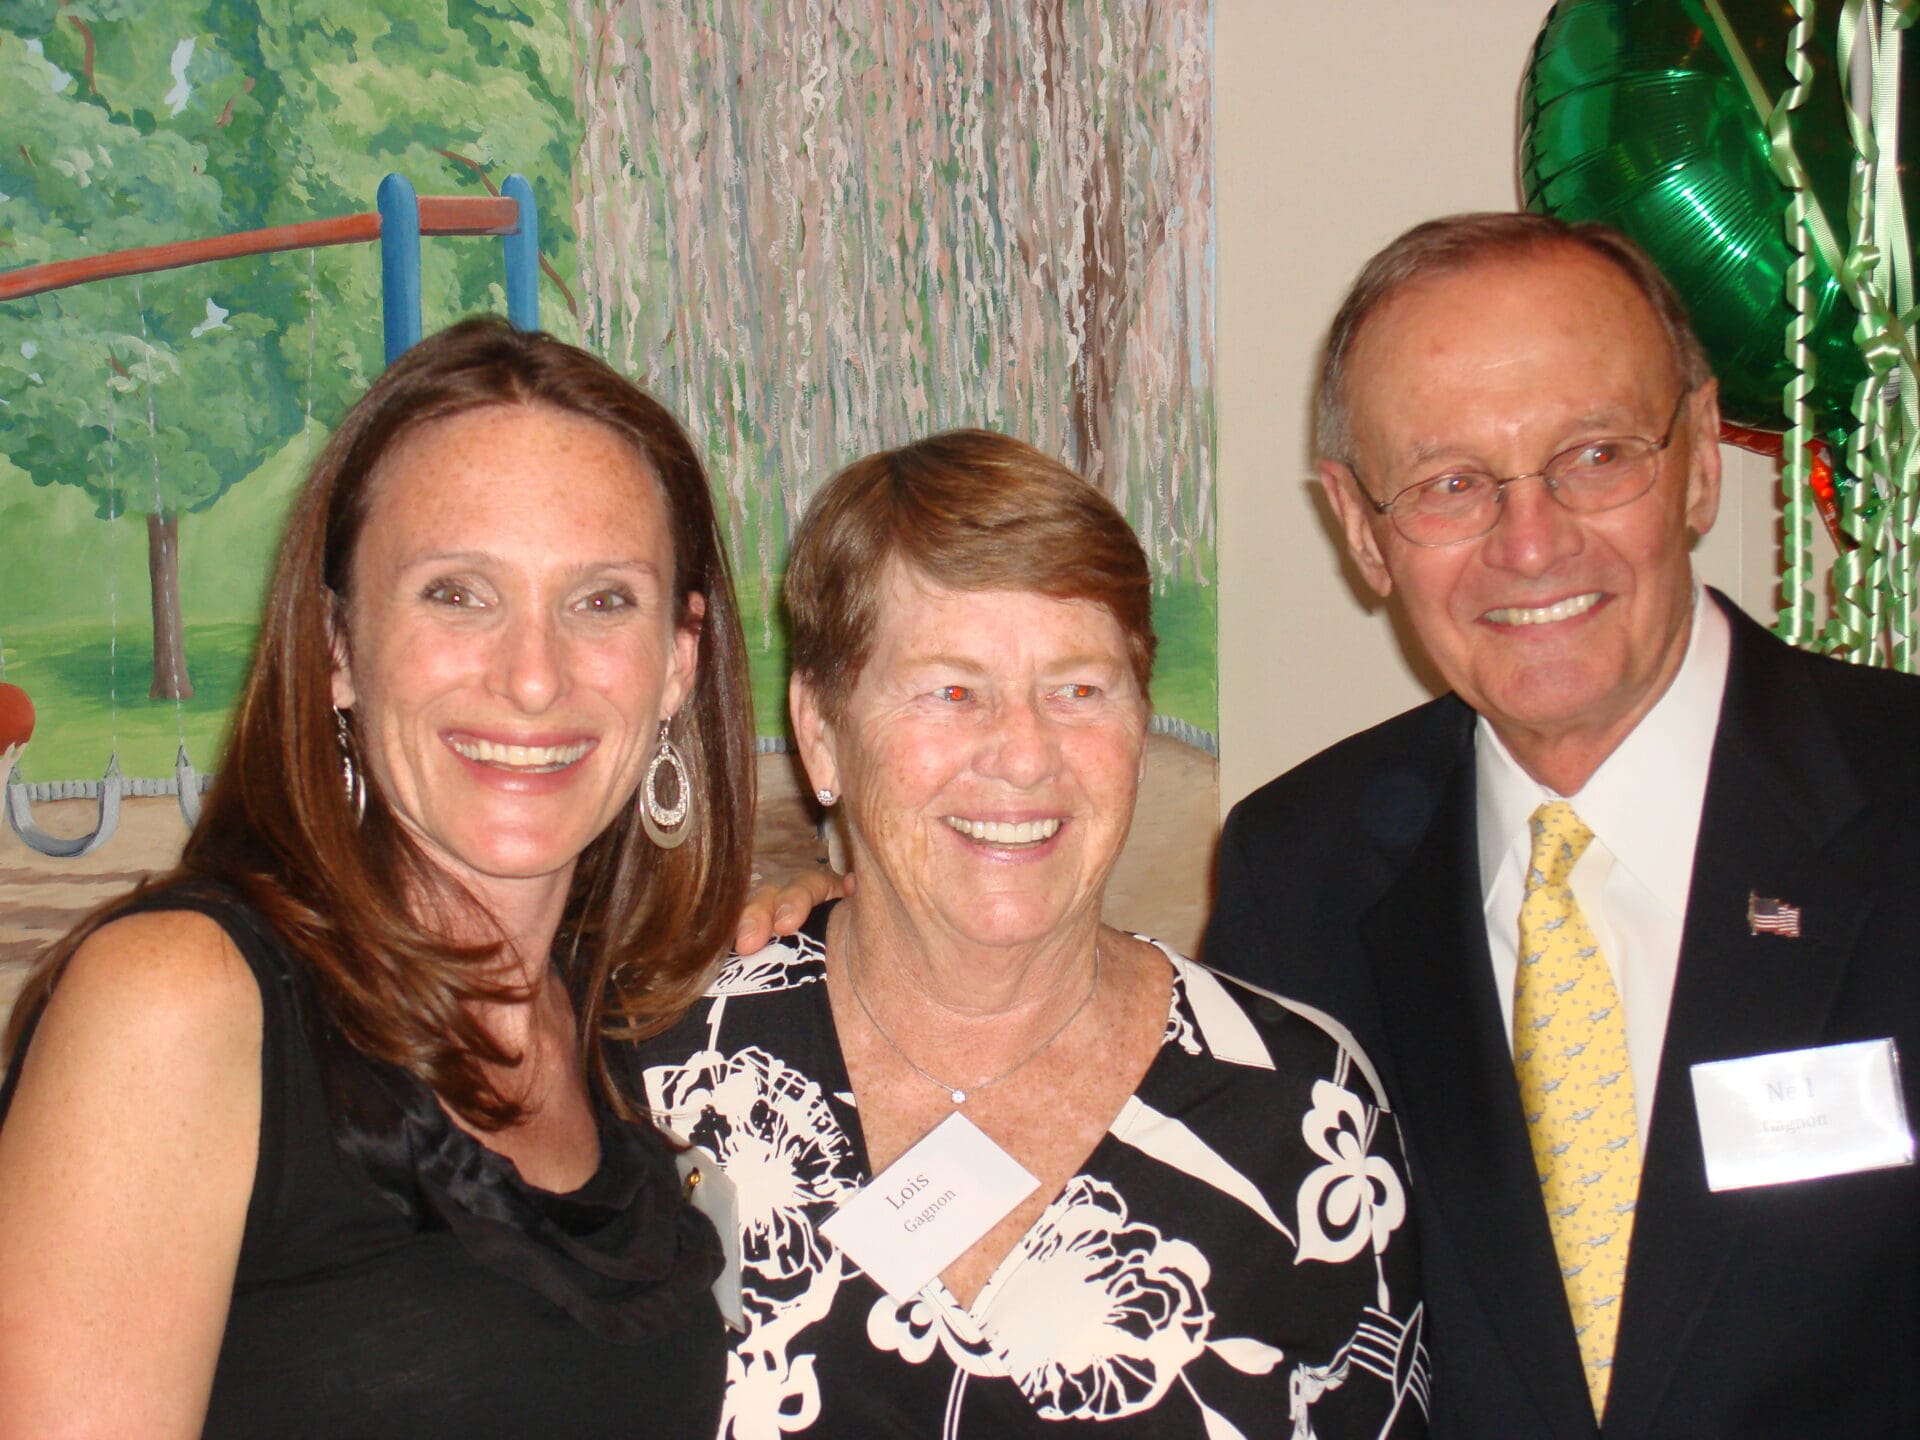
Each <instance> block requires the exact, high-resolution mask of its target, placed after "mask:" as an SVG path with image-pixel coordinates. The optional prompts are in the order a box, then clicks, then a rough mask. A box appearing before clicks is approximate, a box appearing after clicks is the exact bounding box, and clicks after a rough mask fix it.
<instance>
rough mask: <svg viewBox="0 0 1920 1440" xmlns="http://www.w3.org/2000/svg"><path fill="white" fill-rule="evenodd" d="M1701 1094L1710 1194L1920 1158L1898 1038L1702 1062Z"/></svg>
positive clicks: (1697, 1100) (1696, 1075)
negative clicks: (1904, 1088) (1903, 1090)
mask: <svg viewBox="0 0 1920 1440" xmlns="http://www.w3.org/2000/svg"><path fill="white" fill-rule="evenodd" d="M1693 1100H1694V1105H1695V1107H1696V1108H1697V1109H1698V1111H1699V1112H1700V1145H1701V1149H1702V1150H1703V1151H1704V1153H1705V1156H1706V1162H1707V1188H1708V1189H1709V1190H1744V1189H1746V1188H1747V1187H1749V1186H1753V1185H1784V1184H1787V1183H1789V1182H1790V1181H1795V1180H1818V1179H1821V1178H1822V1177H1824V1176H1828V1175H1851V1174H1853V1173H1854V1172H1856V1171H1860V1170H1884V1169H1886V1168H1888V1167H1889V1166H1893V1165H1911V1164H1912V1163H1913V1131H1912V1130H1911V1129H1909V1128H1908V1125H1907V1107H1906V1102H1905V1100H1904V1099H1903V1098H1902V1096H1901V1090H1900V1053H1899V1051H1898V1050H1897V1049H1896V1048H1895V1046H1894V1043H1893V1041H1891V1040H1862V1041H1859V1042H1857V1043H1855V1044H1851V1045H1821V1046H1817V1047H1815V1048H1814V1049H1811V1050H1783V1051H1781V1052H1779V1053H1778V1054H1775V1055H1750V1056H1747V1057H1746V1058H1744V1059H1740V1060H1715V1061H1711V1062H1709V1063H1705V1064H1700V1065H1696V1066H1694V1067H1693Z"/></svg>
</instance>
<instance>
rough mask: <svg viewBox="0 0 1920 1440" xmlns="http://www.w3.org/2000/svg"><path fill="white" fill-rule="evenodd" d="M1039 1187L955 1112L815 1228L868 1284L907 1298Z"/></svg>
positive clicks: (1001, 1151)
mask: <svg viewBox="0 0 1920 1440" xmlns="http://www.w3.org/2000/svg"><path fill="white" fill-rule="evenodd" d="M1039 1184H1040V1182H1039V1181H1038V1180H1036V1179H1035V1178H1034V1177H1033V1176H1032V1175H1029V1174H1028V1173H1027V1170H1026V1167H1025V1166H1023V1165H1022V1164H1021V1163H1020V1162H1019V1161H1018V1160H1015V1159H1014V1158H1013V1157H1012V1156H1011V1155H1009V1154H1007V1152H1006V1151H1004V1150H1002V1149H1001V1148H1000V1147H999V1146H998V1145H996V1144H994V1143H993V1141H992V1140H990V1139H988V1138H987V1135H986V1133H985V1132H984V1131H982V1130H981V1129H980V1127H979V1126H978V1125H975V1124H974V1123H973V1122H972V1121H971V1120H969V1119H967V1117H966V1116H964V1115H962V1114H960V1113H959V1112H957V1111H956V1112H955V1113H954V1114H952V1115H949V1116H948V1117H947V1118H946V1119H945V1120H942V1121H941V1122H940V1123H939V1124H938V1125H936V1126H934V1127H933V1129H931V1130H929V1131H928V1132H927V1133H926V1135H925V1136H924V1137H923V1138H922V1139H921V1140H920V1141H919V1143H918V1144H916V1145H915V1146H914V1147H913V1148H912V1149H911V1150H909V1151H907V1153H906V1154H904V1155H902V1156H901V1157H900V1158H899V1159H898V1160H896V1161H894V1162H893V1164H891V1165H889V1166H888V1167H887V1168H886V1169H885V1170H883V1171H881V1172H880V1173H879V1174H878V1175H876V1176H874V1177H873V1179H872V1180H870V1181H868V1182H867V1184H866V1185H865V1186H864V1187H863V1188H862V1189H861V1191H860V1193H859V1194H858V1195H855V1196H854V1197H853V1198H852V1199H851V1200H848V1201H847V1202H845V1203H844V1204H843V1205H841V1206H840V1208H839V1209H838V1210H835V1211H834V1212H833V1214H832V1215H831V1216H830V1217H829V1218H828V1220H827V1222H826V1224H824V1225H822V1226H821V1227H820V1231H821V1233H822V1234H823V1235H825V1236H826V1237H827V1239H829V1240H831V1241H832V1242H833V1243H834V1244H835V1245H837V1246H839V1247H840V1249H842V1250H844V1251H845V1252H846V1253H847V1254H848V1255H849V1256H851V1257H852V1259H853V1261H854V1263H855V1264H856V1265H858V1266H859V1267H860V1268H861V1269H862V1270H864V1271H866V1272H867V1274H868V1275H870V1276H872V1277H873V1283H874V1284H876V1285H878V1286H879V1287H880V1288H881V1289H882V1290H884V1291H886V1292H887V1294H889V1295H891V1296H892V1297H893V1298H894V1299H896V1300H906V1299H908V1298H910V1297H911V1296H913V1295H916V1294H918V1293H919V1292H920V1291H921V1290H922V1289H924V1288H925V1287H926V1285H927V1282H928V1281H930V1280H932V1279H933V1277H934V1276H936V1275H938V1274H939V1273H940V1272H941V1271H942V1270H944V1269H946V1268H947V1266H949V1265H951V1264H952V1263H953V1262H954V1261H955V1260H957V1259H959V1258H960V1256H961V1255H963V1254H965V1253H966V1250H967V1247H968V1246H969V1245H971V1244H973V1242H974V1241H976V1240H978V1239H979V1238H980V1237H981V1236H982V1235H984V1234H986V1233H987V1231H989V1230H991V1229H992V1228H993V1227H994V1226H995V1225H996V1224H997V1223H998V1222H999V1221H1000V1220H1001V1219H1002V1218H1004V1217H1005V1215H1006V1214H1007V1212H1008V1211H1010V1210H1012V1209H1013V1207H1014V1206H1016V1205H1018V1204H1019V1203H1020V1202H1021V1201H1022V1200H1024V1199H1026V1198H1027V1196H1029V1195H1031V1194H1032V1193H1033V1192H1034V1190H1035V1189H1036V1188H1038V1186H1039Z"/></svg>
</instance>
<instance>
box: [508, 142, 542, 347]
mask: <svg viewBox="0 0 1920 1440" xmlns="http://www.w3.org/2000/svg"><path fill="white" fill-rule="evenodd" d="M500 193H501V194H502V195H504V196H506V197H507V199H509V200H511V201H513V203H514V204H516V205H518V206H519V207H520V225H519V228H518V229H516V230H515V231H514V232H513V233H512V234H511V235H508V236H507V237H506V240H505V242H504V243H505V246H506V251H507V321H508V323H510V324H511V325H512V326H513V327H514V328H515V329H516V330H538V329H539V328H540V219H539V215H538V214H537V213H536V211H535V209H534V204H533V186H531V185H529V184H528V183H527V177H526V176H524V175H509V176H508V177H507V183H506V184H504V185H502V186H501V187H500Z"/></svg>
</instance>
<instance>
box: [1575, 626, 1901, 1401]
mask: <svg viewBox="0 0 1920 1440" xmlns="http://www.w3.org/2000/svg"><path fill="white" fill-rule="evenodd" d="M1729 619H1730V620H1731V622H1732V624H1733V627H1734V643H1733V650H1732V654H1731V656H1730V659H1729V664H1728V673H1727V689H1726V696H1725V699H1724V700H1723V702H1722V705H1721V720H1720V727H1719V732H1718V734H1717V736H1716V739H1715V742H1714V750H1713V763H1712V769H1711V770H1710V772H1709V774H1708V781H1707V793H1706V799H1705V804H1704V807H1703V810H1702V813H1701V819H1700V837H1699V843H1698V845H1697V847H1696V850H1695V857H1696V858H1695V861H1694V870H1693V879H1692V884H1691V887H1690V889H1689V893H1688V899H1687V917H1686V925H1685V929H1684V932H1683V936H1682V940H1681V949H1680V967H1679V973H1678V976H1677V978H1676V980H1675V983H1674V993H1673V1004H1672V1008H1671V1010H1670V1012H1669V1017H1668V1021H1667V1036H1666V1043H1665V1045H1664V1047H1663V1049H1662V1052H1661V1059H1660V1068H1659V1083H1658V1086H1657V1088H1656V1090H1655V1096H1654V1109H1653V1116H1652V1120H1651V1122H1650V1126H1649V1134H1648V1137H1647V1146H1646V1157H1647V1158H1646V1165H1645V1169H1644V1170H1643V1172H1642V1175H1641V1185H1640V1201H1639V1205H1638V1208H1637V1212H1636V1215H1635V1220H1634V1235H1633V1250H1632V1254H1631V1258H1630V1260H1629V1262H1628V1274H1627V1287H1626V1293H1625V1295H1624V1297H1623V1299H1622V1312H1621V1329H1620V1340H1619V1348H1618V1351H1617V1353H1616V1355H1615V1361H1614V1366H1615V1368H1614V1380H1613V1388H1612V1393H1611V1398H1610V1400H1609V1403H1608V1410H1607V1415H1606V1422H1607V1424H1606V1430H1607V1433H1608V1434H1609V1435H1616V1434H1617V1435H1631V1434H1637V1433H1643V1432H1645V1431H1646V1430H1647V1429H1648V1428H1649V1426H1650V1425H1651V1423H1652V1421H1653V1419H1654V1418H1655V1416H1656V1415H1657V1413H1658V1409H1659V1406H1660V1402H1661V1399H1662V1397H1663V1396H1664V1395H1665V1393H1666V1391H1667V1389H1668V1388H1669V1386H1670V1385H1671V1383H1672V1381H1673V1378H1674V1376H1675V1375H1676V1373H1678V1372H1679V1371H1680V1369H1681V1367H1682V1366H1683V1365H1684V1364H1685V1363H1686V1349H1687V1344H1688V1341H1689V1338H1690V1337H1691V1335H1692V1333H1693V1331H1694V1329H1695V1328H1696V1326H1697V1324H1698V1322H1699V1318H1700V1316H1701V1315H1702V1314H1703V1313H1704V1312H1705V1310H1706V1309H1707V1308H1708V1306H1709V1305H1710V1304H1711V1302H1712V1296H1713V1292H1714V1289H1715V1287H1716V1285H1717V1284H1718V1283H1719V1279H1720V1277H1721V1275H1722V1273H1723V1271H1724V1270H1725V1268H1726V1266H1727V1263H1728V1260H1729V1259H1730V1258H1731V1257H1732V1256H1733V1255H1734V1254H1735V1253H1736V1252H1737V1249H1738V1247H1739V1246H1740V1244H1741V1242H1742V1235H1743V1229H1744V1225H1743V1222H1742V1220H1741V1219H1739V1218H1737V1217H1739V1216H1741V1215H1742V1214H1743V1211H1744V1207H1741V1206H1738V1205H1727V1204H1724V1203H1721V1202H1720V1201H1719V1200H1718V1197H1715V1196H1714V1195H1712V1194H1711V1193H1710V1192H1709V1191H1708V1190H1707V1186H1706V1169H1705V1164H1704V1161H1703V1159H1702V1157H1701V1151H1700V1131H1699V1124H1698V1121H1697V1118H1696V1114H1695V1110H1694V1102H1693V1087H1692V1077H1691V1067H1692V1066H1693V1065H1694V1064H1695V1063H1697V1062H1699V1061H1703V1060H1723V1059H1729V1058H1733V1057H1736V1056H1742V1055H1753V1054H1765V1053H1768V1052H1772V1051H1779V1050H1792V1049H1798V1048H1802V1047H1805V1046H1810V1045H1817V1044H1819V1043H1821V1041H1822V1038H1823V1036H1824V1035H1825V1033H1826V1026H1827V1017H1828V1015H1829V1013H1830V1011H1831V1008H1832V1004H1833V999H1834V996H1835V993H1836V991H1837V989H1838V987H1839V984H1840V981H1841V978H1842V976H1843V974H1844V971H1845V968H1846V964H1847V959H1848V956H1849V955H1850V954H1851V953H1852V949H1853V940H1854V936H1855V932H1856V931H1857V929H1858V926H1859V923H1860V917H1861V916H1863V915H1864V914H1865V913H1866V912H1867V910H1868V907H1869V904H1870V898H1869V897H1870V890H1871V886H1872V881H1871V880H1866V881H1863V880H1860V879H1858V878H1856V877H1855V876H1853V875H1850V874H1848V873H1846V871H1845V870H1844V868H1842V867H1836V866H1833V865H1832V864H1831V863H1830V862H1829V860H1828V859H1827V857H1826V856H1825V855H1824V853H1823V852H1824V848H1825V846H1826V845H1827V843H1828V842H1829V841H1830V840H1831V839H1832V837H1833V836H1834V834H1835V833H1836V832H1837V831H1838V830H1839V829H1840V827H1841V826H1842V825H1843V824H1844V823H1845V822H1846V820H1847V819H1848V818H1849V817H1850V816H1851V815H1853V814H1854V813H1856V812H1857V811H1858V810H1859V808H1860V807H1861V805H1862V803H1863V797H1862V794H1861V791H1860V789H1859V786H1858V785H1857V783H1856V782H1855V779H1854V777H1853V776H1852V774H1851V772H1850V771H1849V770H1848V769H1847V768H1846V766H1845V765H1844V764H1842V763H1841V762H1839V761H1837V760H1835V759H1834V758H1833V756H1834V754H1835V753H1836V747H1835V746H1834V745H1833V744H1832V740H1831V736H1830V735H1829V734H1828V732H1827V730H1826V729H1825V726H1824V724H1823V721H1822V719H1821V713H1822V712H1821V707H1820V703H1819V697H1818V694H1817V693H1816V691H1815V689H1814V687H1813V686H1812V685H1811V684H1810V683H1809V681H1808V678H1807V676H1806V673H1805V667H1804V666H1803V665H1800V664H1797V663H1794V662H1793V661H1792V658H1791V657H1790V656H1789V654H1788V652H1787V651H1786V650H1785V648H1784V647H1783V646H1781V645H1780V644H1779V642H1777V641H1775V640H1773V639H1772V638H1771V637H1769V636H1767V635H1766V634H1765V633H1764V632H1762V631H1761V630H1760V629H1759V627H1757V626H1755V625H1754V624H1753V623H1752V622H1751V621H1749V620H1746V619H1745V617H1743V616H1741V615H1739V614H1738V613H1737V612H1732V613H1730V615H1729ZM1753 893H1758V894H1760V895H1762V896H1767V897H1771V898H1776V899H1780V900H1784V901H1787V902H1789V903H1794V904H1799V905H1802V906H1803V907H1804V913H1803V917H1802V922H1803V930H1804V934H1803V935H1802V936H1801V937H1800V938H1797V939H1790V938H1784V937H1781V936H1774V935H1753V934H1751V933H1750V932H1749V929H1748V925H1747V918H1746V916H1747V908H1746V907H1747V900H1748V896H1749V895H1750V894H1753ZM1816 901H1817V904H1815V903H1809V902H1816Z"/></svg>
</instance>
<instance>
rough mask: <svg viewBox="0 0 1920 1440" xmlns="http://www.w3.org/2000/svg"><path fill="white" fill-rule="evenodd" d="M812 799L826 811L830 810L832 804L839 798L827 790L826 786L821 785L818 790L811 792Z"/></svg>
mask: <svg viewBox="0 0 1920 1440" xmlns="http://www.w3.org/2000/svg"><path fill="white" fill-rule="evenodd" d="M813 798H814V799H816V800H818V801H819V802H820V804H821V805H822V806H823V807H825V808H827V809H832V808H833V802H834V801H836V800H838V799H839V798H840V797H839V796H838V795H836V794H834V793H833V791H831V790H829V789H827V787H826V786H824V785H822V786H821V787H820V788H819V789H818V790H816V791H814V792H813Z"/></svg>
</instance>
